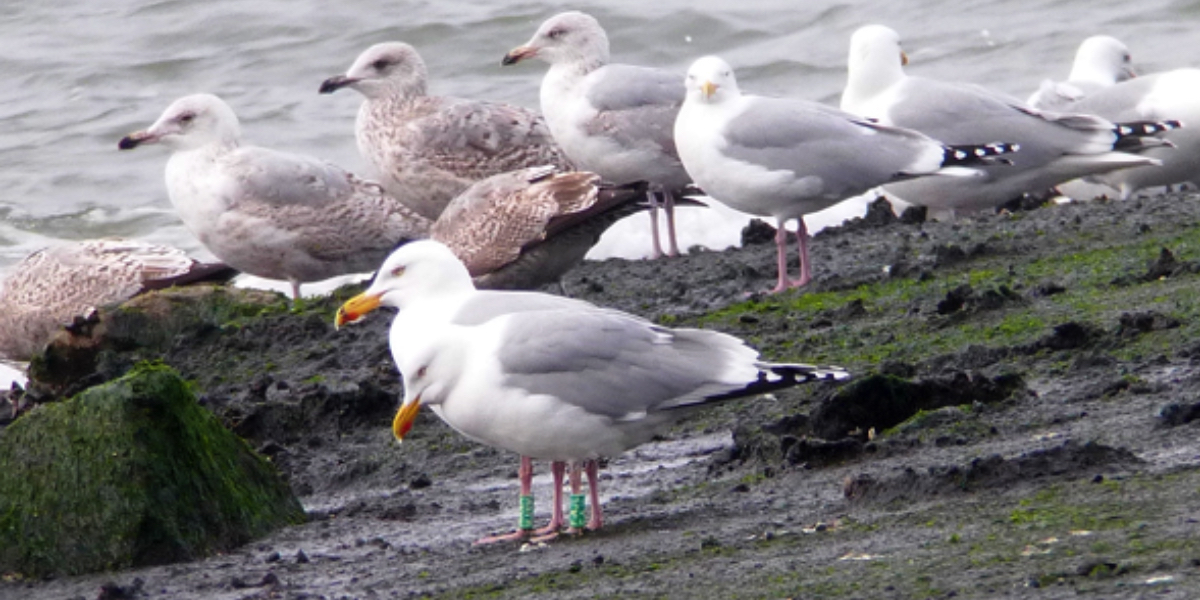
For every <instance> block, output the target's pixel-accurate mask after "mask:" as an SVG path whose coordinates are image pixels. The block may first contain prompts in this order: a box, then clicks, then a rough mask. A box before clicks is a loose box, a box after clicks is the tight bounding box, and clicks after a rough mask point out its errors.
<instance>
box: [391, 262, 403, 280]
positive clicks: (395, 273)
mask: <svg viewBox="0 0 1200 600" xmlns="http://www.w3.org/2000/svg"><path fill="white" fill-rule="evenodd" d="M403 274H404V266H403V265H401V266H399V267H396V268H395V269H392V277H399V276H401V275H403Z"/></svg>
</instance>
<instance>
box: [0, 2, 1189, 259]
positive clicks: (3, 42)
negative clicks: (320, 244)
mask: <svg viewBox="0 0 1200 600" xmlns="http://www.w3.org/2000/svg"><path fill="white" fill-rule="evenodd" d="M567 9H581V10H585V11H588V12H591V13H592V14H594V15H595V16H596V17H597V18H598V19H599V20H600V22H601V23H602V24H603V25H605V27H606V29H607V30H608V32H609V37H610V38H611V40H612V46H613V59H614V61H620V62H630V63H637V64H645V65H655V66H660V67H665V68H671V69H675V70H678V71H679V72H680V74H681V81H682V73H683V71H684V70H685V69H686V67H687V65H688V64H689V63H690V62H691V61H692V60H693V59H695V58H696V57H699V56H701V55H703V54H711V53H716V54H720V55H722V56H724V57H725V58H726V59H727V60H729V62H730V63H732V64H733V65H734V67H735V68H736V69H737V70H738V76H739V82H740V83H741V87H742V88H743V89H744V90H746V91H750V92H756V93H764V94H774V95H792V96H798V97H804V98H808V99H812V100H818V101H821V102H827V103H833V104H836V102H837V98H838V95H839V93H840V90H841V87H842V85H843V83H844V80H845V75H844V69H845V53H846V44H847V41H848V39H849V36H850V34H851V33H852V32H853V31H854V29H856V28H857V27H859V26H861V25H863V24H866V23H871V22H879V23H884V24H887V25H889V26H891V27H893V28H895V29H897V30H898V31H899V32H900V34H901V36H902V37H903V38H904V40H905V48H906V50H907V52H908V54H909V57H910V59H911V62H910V66H909V72H910V73H914V74H921V75H926V76H931V77H938V78H945V79H957V80H965V81H972V82H976V83H982V84H985V85H988V86H991V87H993V88H996V89H999V90H1003V91H1006V92H1009V93H1012V94H1016V95H1019V96H1021V97H1024V96H1026V95H1028V94H1029V92H1031V91H1032V90H1033V89H1034V88H1036V86H1037V84H1038V82H1039V81H1040V80H1041V79H1042V78H1045V77H1050V76H1053V77H1057V78H1061V77H1063V76H1065V74H1066V72H1067V70H1068V69H1069V63H1070V60H1071V58H1072V56H1073V54H1074V49H1075V46H1076V45H1077V44H1078V43H1079V41H1081V40H1082V39H1083V38H1085V37H1087V36H1089V35H1093V34H1096V33H1107V34H1110V35H1114V36H1116V37H1118V38H1121V39H1122V40H1124V41H1125V42H1126V43H1127V44H1128V45H1129V46H1130V48H1131V49H1132V51H1133V54H1134V59H1135V62H1136V63H1137V64H1138V66H1139V68H1140V69H1141V70H1142V71H1143V72H1151V71H1155V70H1162V69H1166V68H1171V67H1175V66H1183V65H1192V66H1195V65H1200V43H1198V42H1200V34H1198V33H1196V32H1197V31H1200V27H1197V25H1198V24H1200V23H1198V21H1200V2H1186V1H1181V0H1146V1H1142V2H1128V1H1124V0H1123V1H1120V2H1117V1H1104V2H1094V1H1088V2H1084V1H1083V0H1065V1H1064V0H1056V1H1053V2H1051V1H1049V0H1043V1H1032V0H1030V1H1020V2H1017V1H1003V0H996V1H993V2H950V1H944V0H937V1H933V0H925V1H920V2H895V1H883V0H870V1H866V2H857V3H837V2H808V3H802V2H795V1H789V2H784V1H780V0H771V1H767V2H763V1H758V0H756V1H754V2H707V3H705V2H699V3H697V2H685V1H681V0H660V1H658V2H644V1H642V2H634V1H630V0H622V1H619V2H605V3H603V4H601V3H596V4H592V5H589V4H570V5H567V4H557V3H548V2H537V1H529V2H512V3H493V4H486V5H484V4H482V3H480V4H479V5H477V4H476V3H468V2H460V1H454V0H440V1H437V2H388V1H383V0H371V1H366V0H344V1H342V2H337V3H333V2H315V1H313V0H258V1H250V2H234V1H231V0H217V1H210V2H189V1H184V0H106V1H105V2H103V3H100V2H93V3H66V2H7V3H4V4H3V5H2V6H0V79H2V80H3V81H5V84H6V85H4V86H3V87H0V272H3V271H4V270H5V269H7V268H9V267H10V266H11V265H12V264H13V263H15V262H16V261H17V260H19V259H20V258H21V257H22V256H24V255H25V254H27V253H28V252H30V251H32V250H35V249H37V248H39V247H42V246H45V245H48V244H50V243H53V242H54V241H55V240H58V239H80V238H90V237H99V236H104V235H123V236H131V237H137V238H142V239H148V240H152V241H159V242H166V243H171V244H174V245H177V246H180V247H183V248H185V249H187V250H189V251H192V252H194V253H197V254H202V249H201V248H200V246H199V244H198V242H197V241H196V240H195V239H194V238H193V237H192V236H191V234H190V233H188V232H187V230H186V229H184V228H183V227H182V225H181V224H180V223H179V221H178V219H177V218H176V217H175V216H174V214H173V211H172V209H171V206H170V204H169V202H168V201H167V197H166V190H165V187H164V184H163V181H162V171H163V167H164V164H165V162H166V152H165V150H164V149H162V148H156V147H147V148H142V149H138V150H137V151H134V152H118V151H117V149H116V142H117V140H118V139H119V138H120V137H121V136H122V135H124V134H126V133H129V132H131V131H133V130H136V129H140V128H143V127H145V126H147V125H149V124H150V123H151V122H152V121H153V120H154V119H155V118H156V117H157V116H158V114H159V113H160V112H161V110H162V109H163V108H164V107H165V106H166V105H167V104H168V103H169V102H170V101H171V100H173V99H174V98H175V97H177V96H180V95H183V94H187V93H192V92H198V91H207V92H213V93H216V94H218V95H220V96H222V97H224V98H225V99H226V100H227V101H228V102H229V103H230V104H231V105H232V106H233V107H234V109H235V111H237V113H238V114H239V116H240V117H241V119H242V127H243V131H244V133H245V137H246V138H247V140H248V141H250V142H252V143H256V144H259V145H265V146H272V147H277V148H280V149H286V150H291V151H295V152H303V153H308V154H313V155H317V156H320V157H322V158H325V159H328V160H331V161H333V162H336V163H339V164H342V165H344V166H346V167H349V168H351V169H353V170H356V171H363V170H364V164H363V162H362V160H361V159H360V158H359V157H358V154H357V151H356V149H355V146H354V139H353V122H354V114H355V110H356V107H357V106H358V103H359V98H358V97H357V96H356V95H355V94H354V93H353V92H350V91H345V92H342V93H338V94H334V95H332V96H321V95H318V94H317V87H318V85H319V84H320V82H321V81H322V80H323V79H325V78H326V77H327V76H330V75H333V74H337V73H340V72H342V71H344V70H345V69H346V68H347V67H348V66H349V64H350V62H351V61H352V60H353V59H354V57H355V56H356V55H357V54H358V52H359V51H360V50H362V49H363V48H365V47H366V46H367V45H369V44H372V43H375V42H380V41H386V40H403V41H407V42H410V43H412V44H413V45H415V46H416V47H417V49H418V50H419V51H420V52H421V53H422V54H423V56H424V57H425V60H426V62H427V63H428V64H429V70H430V73H431V78H432V84H431V90H432V91H433V92H434V93H440V94H450V95H460V96H467V97H476V98H486V99H492V100H502V101H508V102H514V103H519V104H524V105H527V106H536V105H537V87H538V84H539V82H540V80H541V76H542V74H543V73H544V71H545V67H544V65H543V64H542V63H537V62H532V63H530V64H525V63H522V64H521V65H519V66H517V67H508V68H501V67H500V65H499V62H500V57H501V56H502V55H503V54H504V53H505V51H507V50H508V49H509V48H511V47H512V46H515V45H517V44H520V43H522V42H524V41H525V40H526V39H528V37H529V36H530V34H531V33H532V32H533V30H534V29H535V28H536V27H537V25H538V24H539V23H540V22H541V21H542V20H543V19H545V18H546V17H549V16H550V15H552V14H554V13H556V12H559V11H562V10H567Z"/></svg>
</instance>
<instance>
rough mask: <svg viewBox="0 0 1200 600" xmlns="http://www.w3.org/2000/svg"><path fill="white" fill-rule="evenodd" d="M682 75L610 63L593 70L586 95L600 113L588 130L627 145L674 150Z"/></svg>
mask: <svg viewBox="0 0 1200 600" xmlns="http://www.w3.org/2000/svg"><path fill="white" fill-rule="evenodd" d="M684 96H685V90H684V86H683V77H682V76H680V75H676V74H674V73H670V72H667V71H660V70H658V69H649V68H645V67H635V66H631V65H607V66H605V67H602V68H600V69H597V70H596V71H594V72H593V74H592V76H591V80H590V81H589V85H588V88H587V90H586V92H585V96H584V97H585V98H586V99H587V101H588V103H589V104H591V105H592V106H593V107H595V108H596V110H597V111H598V114H597V115H596V117H595V118H594V119H592V120H591V121H590V122H588V123H587V124H586V129H587V132H588V133H589V134H593V135H598V134H604V135H606V136H608V137H611V138H613V139H614V140H616V141H617V142H618V143H620V144H621V145H623V146H626V147H634V146H639V145H642V144H645V143H647V142H649V143H652V144H654V145H656V146H657V147H658V148H660V149H661V150H662V151H663V152H665V153H666V154H669V155H671V156H678V153H677V152H676V150H675V135H674V127H675V117H676V116H677V115H678V114H679V107H680V106H682V105H683V100H684Z"/></svg>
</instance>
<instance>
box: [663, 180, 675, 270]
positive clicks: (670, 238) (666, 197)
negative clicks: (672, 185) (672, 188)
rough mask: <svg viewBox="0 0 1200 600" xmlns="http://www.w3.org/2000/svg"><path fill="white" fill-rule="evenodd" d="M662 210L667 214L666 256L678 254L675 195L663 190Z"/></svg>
mask: <svg viewBox="0 0 1200 600" xmlns="http://www.w3.org/2000/svg"><path fill="white" fill-rule="evenodd" d="M663 212H665V213H666V214H667V245H668V246H669V248H668V249H667V256H679V242H678V241H677V240H676V239H675V195H674V194H672V193H671V192H663Z"/></svg>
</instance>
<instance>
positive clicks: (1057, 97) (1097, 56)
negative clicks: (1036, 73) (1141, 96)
mask: <svg viewBox="0 0 1200 600" xmlns="http://www.w3.org/2000/svg"><path fill="white" fill-rule="evenodd" d="M1133 78H1134V72H1133V62H1132V59H1131V58H1130V55H1129V48H1128V47H1126V46H1125V44H1124V43H1123V42H1121V40H1118V39H1117V38H1114V37H1110V36H1107V35H1094V36H1092V37H1090V38H1088V39H1086V40H1083V43H1082V44H1080V45H1079V50H1077V51H1076V52H1075V62H1074V64H1072V66H1071V73H1070V75H1068V76H1067V80H1066V81H1053V80H1050V79H1046V80H1044V81H1042V84H1041V86H1040V87H1038V90H1037V91H1036V92H1034V93H1033V94H1032V95H1031V96H1029V100H1028V103H1029V105H1030V106H1032V107H1034V108H1036V109H1038V110H1047V111H1067V110H1074V109H1072V108H1071V107H1070V104H1071V103H1073V102H1077V101H1079V100H1082V99H1083V98H1084V97H1086V96H1087V95H1088V94H1091V93H1092V92H1095V91H1097V90H1102V89H1104V88H1106V87H1108V86H1111V85H1113V84H1116V83H1120V82H1122V81H1127V80H1129V79H1133Z"/></svg>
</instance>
